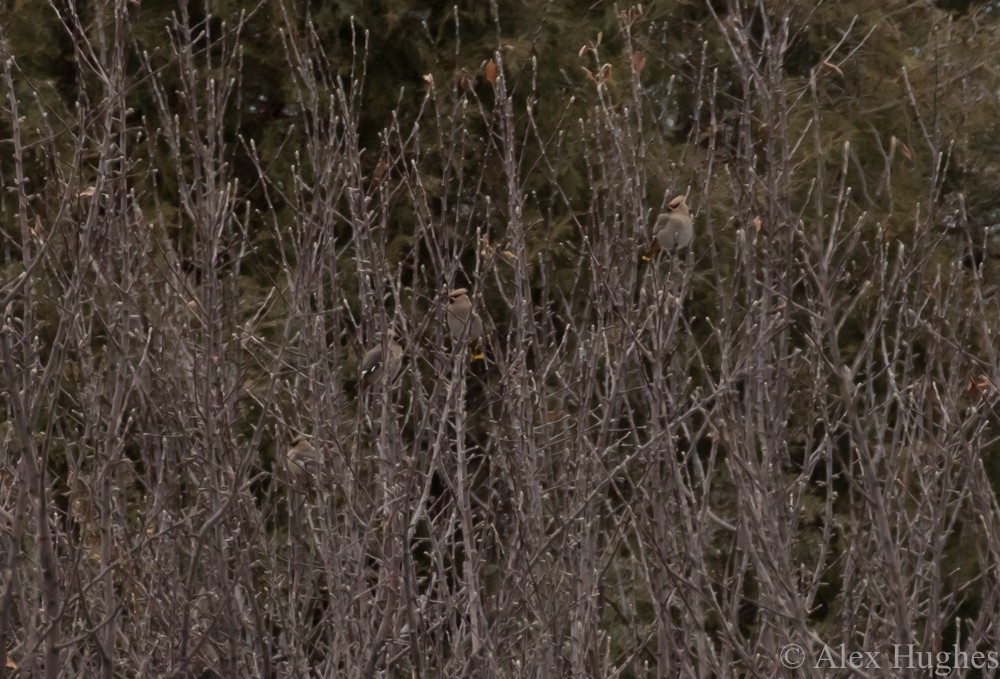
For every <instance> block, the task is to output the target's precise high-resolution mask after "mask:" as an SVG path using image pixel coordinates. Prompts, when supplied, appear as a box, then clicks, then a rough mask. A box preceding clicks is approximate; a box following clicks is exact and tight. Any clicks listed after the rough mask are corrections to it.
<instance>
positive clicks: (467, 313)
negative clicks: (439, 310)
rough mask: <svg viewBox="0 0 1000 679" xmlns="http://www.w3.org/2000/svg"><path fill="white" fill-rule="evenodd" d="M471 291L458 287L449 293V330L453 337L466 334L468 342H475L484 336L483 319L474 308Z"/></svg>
mask: <svg viewBox="0 0 1000 679" xmlns="http://www.w3.org/2000/svg"><path fill="white" fill-rule="evenodd" d="M468 293H469V291H468V290H466V289H465V288H457V289H455V290H452V291H451V292H450V293H448V330H449V331H450V332H451V337H452V339H455V340H458V339H461V338H462V337H463V335H464V336H465V340H466V341H467V342H475V341H477V340H479V339H480V338H481V337H482V336H483V319H481V318H480V317H479V314H477V313H476V312H475V311H473V310H472V300H470V299H469V294H468Z"/></svg>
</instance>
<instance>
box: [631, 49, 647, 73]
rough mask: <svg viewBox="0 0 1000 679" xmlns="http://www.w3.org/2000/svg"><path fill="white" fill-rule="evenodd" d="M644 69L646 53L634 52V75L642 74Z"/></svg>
mask: <svg viewBox="0 0 1000 679" xmlns="http://www.w3.org/2000/svg"><path fill="white" fill-rule="evenodd" d="M644 68H646V53H645V52H635V53H634V54H633V55H632V70H633V71H634V72H635V73H642V70H643V69H644Z"/></svg>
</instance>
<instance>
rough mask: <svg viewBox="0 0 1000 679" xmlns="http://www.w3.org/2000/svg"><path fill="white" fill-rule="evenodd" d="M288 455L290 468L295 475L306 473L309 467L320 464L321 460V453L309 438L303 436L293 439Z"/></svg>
mask: <svg viewBox="0 0 1000 679" xmlns="http://www.w3.org/2000/svg"><path fill="white" fill-rule="evenodd" d="M287 455H288V461H289V463H290V464H289V465H288V468H289V469H290V470H291V472H292V474H293V475H298V474H299V473H301V472H303V471H305V469H306V467H307V466H311V465H313V464H315V463H317V462H319V459H320V454H319V451H318V450H316V448H315V447H313V444H312V443H310V442H309V437H308V436H302V435H299V436H296V437H295V438H293V439H292V443H291V445H290V446H289V448H288V453H287Z"/></svg>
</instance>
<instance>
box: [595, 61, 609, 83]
mask: <svg viewBox="0 0 1000 679" xmlns="http://www.w3.org/2000/svg"><path fill="white" fill-rule="evenodd" d="M597 80H598V82H602V83H609V82H611V64H604V65H603V66H601V74H600V75H599V76H598V77H597Z"/></svg>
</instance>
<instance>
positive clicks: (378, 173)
mask: <svg viewBox="0 0 1000 679" xmlns="http://www.w3.org/2000/svg"><path fill="white" fill-rule="evenodd" d="M388 173H389V163H387V162H386V160H385V158H380V159H379V161H378V164H377V165H375V171H374V172H372V182H373V183H375V184H378V183H379V182H381V181H382V180H383V179H385V176H386V175H387V174H388Z"/></svg>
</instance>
